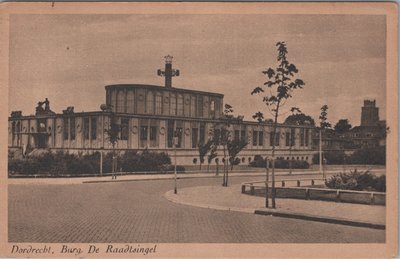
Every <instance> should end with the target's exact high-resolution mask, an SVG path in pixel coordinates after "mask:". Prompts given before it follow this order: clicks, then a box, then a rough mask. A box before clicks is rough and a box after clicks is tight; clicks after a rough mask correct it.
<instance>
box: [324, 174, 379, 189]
mask: <svg viewBox="0 0 400 259" xmlns="http://www.w3.org/2000/svg"><path fill="white" fill-rule="evenodd" d="M325 185H326V186H327V187H329V188H332V189H343V190H356V191H379V192H384V191H386V177H385V175H382V176H379V177H377V176H375V175H373V174H372V173H370V172H369V171H368V170H367V171H364V172H363V171H361V172H359V171H357V169H355V170H354V171H350V173H340V174H337V175H333V176H331V177H330V178H328V179H327V180H325Z"/></svg>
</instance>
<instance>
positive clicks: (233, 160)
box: [227, 139, 248, 171]
mask: <svg viewBox="0 0 400 259" xmlns="http://www.w3.org/2000/svg"><path fill="white" fill-rule="evenodd" d="M247 144H248V143H247V141H246V140H244V139H234V140H228V143H227V148H228V154H229V163H230V164H231V171H232V170H233V166H234V165H237V164H239V163H240V159H239V158H238V157H237V155H238V154H239V152H240V151H242V149H243V148H245V147H246V146H247ZM238 162H239V163H238Z"/></svg>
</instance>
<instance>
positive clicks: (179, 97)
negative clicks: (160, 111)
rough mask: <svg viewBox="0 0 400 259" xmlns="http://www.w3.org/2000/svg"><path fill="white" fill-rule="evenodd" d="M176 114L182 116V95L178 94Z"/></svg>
mask: <svg viewBox="0 0 400 259" xmlns="http://www.w3.org/2000/svg"><path fill="white" fill-rule="evenodd" d="M178 115H179V116H183V96H182V95H181V94H178Z"/></svg>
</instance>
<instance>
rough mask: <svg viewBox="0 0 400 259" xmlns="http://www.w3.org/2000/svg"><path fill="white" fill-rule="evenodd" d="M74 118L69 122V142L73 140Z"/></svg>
mask: <svg viewBox="0 0 400 259" xmlns="http://www.w3.org/2000/svg"><path fill="white" fill-rule="evenodd" d="M75 132H76V131H75V118H71V119H70V122H69V137H70V140H75V135H76V133H75Z"/></svg>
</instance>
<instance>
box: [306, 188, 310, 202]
mask: <svg viewBox="0 0 400 259" xmlns="http://www.w3.org/2000/svg"><path fill="white" fill-rule="evenodd" d="M309 199H310V190H309V189H308V188H306V200H309Z"/></svg>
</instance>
